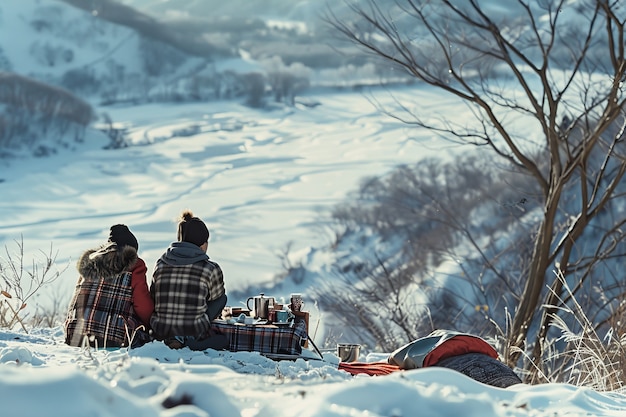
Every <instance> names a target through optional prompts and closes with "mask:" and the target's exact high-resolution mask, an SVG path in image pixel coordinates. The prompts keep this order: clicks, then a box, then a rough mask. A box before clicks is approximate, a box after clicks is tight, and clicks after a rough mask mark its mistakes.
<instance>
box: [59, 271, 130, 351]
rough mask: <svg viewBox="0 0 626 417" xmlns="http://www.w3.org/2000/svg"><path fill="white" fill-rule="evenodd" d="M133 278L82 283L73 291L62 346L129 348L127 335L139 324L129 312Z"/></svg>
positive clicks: (127, 276) (122, 275)
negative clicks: (85, 344)
mask: <svg viewBox="0 0 626 417" xmlns="http://www.w3.org/2000/svg"><path fill="white" fill-rule="evenodd" d="M131 278H132V274H131V273H130V272H123V273H121V274H119V275H117V276H115V277H113V278H110V279H99V280H82V281H81V282H80V283H79V284H78V285H77V286H76V289H75V291H74V296H73V298H72V302H71V303H70V309H69V312H68V316H67V319H66V321H65V343H67V344H68V345H71V346H82V344H83V341H84V340H85V338H87V340H89V342H90V345H91V346H97V347H121V346H128V344H129V340H128V335H129V334H132V332H133V330H134V329H135V328H136V326H137V324H138V322H139V321H138V319H137V317H135V315H134V313H133V309H132V301H133V300H132V287H131Z"/></svg>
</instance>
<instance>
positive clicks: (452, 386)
mask: <svg viewBox="0 0 626 417" xmlns="http://www.w3.org/2000/svg"><path fill="white" fill-rule="evenodd" d="M385 359H386V356H385V355H383V354H376V355H374V354H371V355H369V357H362V358H360V360H361V361H381V360H385ZM338 361H339V359H338V357H337V356H335V355H334V353H332V352H327V353H325V354H324V360H308V361H305V360H302V359H299V360H297V361H281V362H275V361H272V360H270V359H267V358H265V357H263V356H261V355H259V354H257V353H247V352H236V353H230V352H218V351H213V350H207V351H205V352H192V351H190V350H188V349H182V350H170V349H169V348H167V347H166V346H165V345H163V344H162V343H160V342H153V343H150V344H147V345H144V346H143V347H141V348H139V349H135V350H131V351H127V350H125V349H121V350H114V351H87V350H83V349H80V348H74V347H69V346H67V345H64V344H63V343H62V334H61V329H60V328H56V329H45V330H38V331H35V332H33V333H32V334H30V335H25V334H22V333H12V332H1V333H0V405H1V410H2V415H3V416H4V415H6V416H18V415H19V416H23V417H31V416H32V417H42V416H65V417H73V416H76V417H84V416H102V417H108V416H111V417H126V416H128V417H139V416H146V417H148V416H150V417H155V416H163V417H175V416H176V417H183V416H185V417H191V416H194V417H209V416H210V417H238V416H241V417H256V416H258V417H266V416H275V417H283V416H284V417H292V416H301V417H355V416H358V417H410V416H416V417H417V416H442V417H450V416H464V417H522V416H523V417H530V416H532V417H548V416H549V417H561V416H567V417H582V416H586V417H588V416H607V417H608V416H615V417H618V416H619V417H622V416H624V415H626V396H625V395H622V394H619V393H599V392H596V391H593V390H591V389H588V388H578V387H574V386H572V385H564V384H545V385H536V386H529V385H517V386H513V387H510V388H507V389H501V388H494V387H491V386H488V385H484V384H481V383H478V382H476V381H474V380H472V379H469V378H467V377H465V376H464V375H462V374H460V373H457V372H454V371H451V370H448V369H443V368H435V367H433V368H425V369H418V370H413V371H404V372H396V373H392V374H390V375H386V376H366V375H360V376H351V375H350V374H348V373H347V372H344V371H342V370H338V367H337V363H338Z"/></svg>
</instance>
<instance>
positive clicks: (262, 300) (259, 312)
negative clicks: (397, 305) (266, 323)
mask: <svg viewBox="0 0 626 417" xmlns="http://www.w3.org/2000/svg"><path fill="white" fill-rule="evenodd" d="M250 301H253V305H252V306H250ZM275 303H276V300H275V299H274V297H265V294H263V293H260V294H259V295H257V296H255V297H249V298H248V299H247V300H246V307H248V310H250V311H251V312H252V313H253V316H254V317H255V318H259V319H267V318H268V316H269V310H270V306H274V304H275Z"/></svg>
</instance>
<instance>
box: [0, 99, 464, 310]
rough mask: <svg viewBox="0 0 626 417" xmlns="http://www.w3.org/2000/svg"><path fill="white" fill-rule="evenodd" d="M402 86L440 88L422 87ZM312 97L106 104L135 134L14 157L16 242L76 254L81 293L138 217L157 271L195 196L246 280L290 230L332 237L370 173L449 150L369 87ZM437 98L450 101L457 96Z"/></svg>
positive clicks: (1, 220)
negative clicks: (374, 99) (103, 253)
mask: <svg viewBox="0 0 626 417" xmlns="http://www.w3.org/2000/svg"><path fill="white" fill-rule="evenodd" d="M382 94H383V97H384V96H385V94H386V93H382ZM394 94H396V95H399V96H404V97H405V98H407V97H412V98H415V96H416V95H417V96H419V97H421V98H422V99H424V100H432V99H431V98H430V97H429V96H431V93H428V92H424V91H418V90H402V91H399V92H396V93H394ZM307 99H308V100H309V101H310V102H319V103H320V104H319V105H317V106H315V107H306V106H297V107H296V108H289V109H282V108H281V109H276V110H252V109H249V108H247V107H245V106H242V105H240V104H239V103H236V102H218V103H202V104H187V105H170V106H167V105H148V106H138V107H128V108H124V107H117V108H106V109H99V112H100V113H103V112H106V113H108V114H109V115H110V116H111V118H112V119H113V120H114V121H116V122H117V123H118V124H120V125H124V126H126V127H127V129H128V132H129V138H131V140H132V142H133V146H130V147H128V148H125V149H118V150H104V149H102V147H103V146H104V145H105V144H106V143H107V142H108V139H106V138H103V137H102V136H94V137H93V138H91V140H89V142H88V143H86V144H83V145H79V146H77V147H76V149H75V150H73V151H63V152H60V153H59V154H57V155H54V156H51V157H48V158H38V159H31V160H26V161H24V160H19V161H11V162H9V163H8V164H9V165H8V166H7V165H4V166H3V167H2V170H1V171H0V178H1V179H2V180H4V181H3V182H1V183H0V192H1V193H2V199H1V200H0V248H2V253H3V255H4V254H5V250H4V249H5V248H8V249H9V251H10V252H15V251H16V249H17V246H16V244H15V241H19V240H20V239H22V238H23V241H24V247H25V250H26V253H27V256H25V259H26V260H27V261H29V262H30V259H31V258H32V257H33V256H38V253H39V251H43V252H49V250H50V247H51V246H52V248H53V251H54V252H55V253H57V254H58V255H57V266H58V267H59V269H63V268H64V267H67V269H66V270H64V271H63V273H62V277H61V279H60V280H59V281H58V284H57V286H58V287H60V288H62V289H63V291H62V293H65V294H68V297H69V294H71V292H72V288H73V285H74V283H75V280H76V278H77V277H76V269H75V262H76V260H77V258H78V256H79V255H80V254H81V253H82V252H83V251H84V250H85V249H87V248H91V247H94V246H97V245H99V244H100V243H102V242H104V241H105V240H106V238H107V236H108V230H109V227H110V226H111V225H113V224H116V223H125V224H127V225H128V226H129V227H130V229H131V230H132V231H133V232H134V233H135V235H136V236H137V238H138V240H139V254H140V256H141V257H142V258H143V259H144V260H145V261H146V264H147V265H148V274H151V270H152V267H153V266H154V263H155V262H156V260H157V258H158V257H159V256H160V255H161V254H162V253H163V252H164V250H165V249H166V248H167V246H168V245H169V243H170V242H171V241H173V240H175V238H176V219H177V217H178V216H179V214H180V212H181V211H182V210H183V209H185V208H188V209H191V210H192V211H193V212H194V214H195V215H197V216H198V217H200V218H202V219H203V220H205V221H206V222H207V224H208V226H209V229H210V232H211V237H210V240H209V251H208V252H209V256H211V258H213V259H214V260H215V261H217V262H218V263H219V264H220V265H221V266H222V268H223V270H224V274H225V280H226V285H227V290H229V289H230V290H242V289H245V288H246V287H247V286H248V285H258V284H263V283H268V282H270V281H271V280H272V278H273V277H274V276H275V275H276V274H277V273H279V272H281V261H280V258H279V255H280V254H281V253H283V252H284V251H285V249H286V248H287V246H288V245H289V244H290V243H291V255H292V256H293V258H294V260H293V261H294V262H296V260H297V259H298V258H299V257H301V256H305V255H306V254H307V253H308V251H309V250H310V249H311V248H312V247H315V246H316V245H320V244H324V243H327V242H329V240H330V238H331V236H329V235H328V233H327V231H325V229H324V222H325V221H326V220H327V219H328V217H327V212H328V210H329V209H331V208H332V207H333V206H334V205H335V204H336V203H338V202H340V201H342V200H343V199H344V198H345V197H346V194H347V193H348V192H350V191H353V190H355V189H356V188H357V187H358V183H359V181H360V180H361V179H362V178H363V177H366V176H371V175H381V174H384V173H385V172H387V171H388V170H390V169H392V168H393V167H394V166H396V165H397V164H402V163H413V162H416V161H418V160H419V159H421V158H424V157H427V156H433V155H439V156H444V157H445V155H446V150H447V148H446V147H445V145H444V144H442V143H441V142H440V141H436V140H434V139H433V138H432V136H431V135H430V134H429V133H428V132H423V131H416V130H411V129H408V128H407V127H406V126H404V125H401V124H399V123H397V122H394V121H393V120H392V119H390V118H389V117H388V116H385V115H383V114H381V113H380V112H379V111H377V110H376V109H375V107H374V106H373V105H372V103H371V102H370V101H368V99H367V98H366V97H365V96H363V95H361V94H358V93H352V94H340V93H337V94H325V95H322V96H319V97H315V96H312V97H308V98H307ZM436 101H437V103H438V104H437V106H436V109H438V110H442V109H444V108H445V106H446V102H445V101H444V100H440V99H437V100H436ZM420 135H421V136H420ZM435 143H436V144H435ZM457 149H458V148H457ZM0 163H2V164H6V162H0ZM299 290H303V291H306V288H299ZM288 291H289V289H286V290H285V294H271V295H273V296H277V297H280V296H288V295H289V293H288ZM251 295H254V294H251ZM41 302H42V303H43V302H45V297H43V298H42V300H41Z"/></svg>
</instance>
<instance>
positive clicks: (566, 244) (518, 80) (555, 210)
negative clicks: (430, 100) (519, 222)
mask: <svg viewBox="0 0 626 417" xmlns="http://www.w3.org/2000/svg"><path fill="white" fill-rule="evenodd" d="M489 4H492V2H483V1H481V0H467V1H462V2H459V1H449V0H432V1H429V0H424V1H421V0H396V1H395V2H389V1H382V0H367V1H365V2H355V3H352V2H351V3H346V5H347V7H348V8H349V9H351V12H352V16H353V18H352V19H348V18H346V17H345V15H343V16H342V17H341V18H339V17H338V16H337V15H336V14H334V13H333V11H332V10H329V13H328V15H327V22H328V23H330V24H331V25H332V26H333V27H334V28H335V29H336V30H338V32H339V33H340V34H341V35H342V36H344V37H345V38H346V39H348V40H349V41H351V42H353V43H355V44H356V45H358V46H359V47H361V48H362V49H363V50H365V51H367V52H369V53H371V54H373V55H375V56H377V57H380V58H382V59H383V60H386V61H387V62H388V63H391V64H392V65H394V66H395V67H396V68H398V69H399V70H401V71H402V72H403V73H405V74H407V75H408V76H409V77H413V78H415V79H417V80H419V81H421V82H423V83H425V84H427V85H430V86H432V87H436V88H439V89H441V90H442V91H443V92H445V93H449V94H450V95H452V96H455V97H457V98H458V99H460V100H462V101H463V102H464V103H465V104H466V105H467V106H468V108H469V109H470V110H471V112H472V114H473V116H474V122H475V123H473V124H464V123H460V122H459V123H456V122H455V115H444V114H442V115H439V118H438V119H437V120H435V119H436V118H427V117H423V118H422V117H420V116H419V115H418V114H417V113H416V112H415V111H412V110H410V109H409V108H408V107H403V108H401V109H400V110H395V111H389V114H390V115H391V116H392V117H394V118H396V119H397V120H399V121H401V122H405V123H408V124H413V125H415V126H416V127H422V128H426V129H430V130H431V131H433V132H436V133H438V134H440V135H441V136H442V137H443V138H446V139H448V140H452V141H455V142H458V143H463V144H471V145H476V146H483V147H486V148H487V149H488V150H489V151H490V155H491V157H492V158H493V157H496V158H501V159H502V160H505V161H508V162H509V163H512V164H513V165H515V166H517V167H519V168H520V169H522V170H524V171H526V172H527V173H528V174H529V175H531V176H532V177H533V178H534V180H535V181H536V183H537V184H538V186H539V187H540V189H541V195H540V198H539V204H540V206H541V215H542V219H541V221H540V223H539V227H538V230H536V234H535V235H534V249H533V251H532V256H531V258H530V260H529V262H528V265H527V266H526V268H524V269H523V271H524V272H523V275H521V276H520V277H519V279H520V280H521V281H522V282H523V291H522V293H521V294H519V302H518V305H517V306H516V310H515V311H514V317H513V320H512V324H511V328H510V334H509V338H508V346H507V349H506V356H507V360H508V362H509V364H511V365H514V364H516V363H517V362H518V361H519V359H520V357H521V354H522V352H524V351H527V352H532V355H531V357H532V358H533V360H534V361H535V362H536V363H538V361H539V360H540V359H541V357H542V355H543V353H544V352H543V351H542V349H543V348H542V347H543V346H545V343H544V342H545V339H546V337H547V336H548V331H549V328H550V323H551V321H552V320H553V318H554V317H555V314H558V311H559V310H558V307H559V305H562V303H564V302H566V300H567V296H566V295H565V294H563V291H564V290H563V282H564V281H565V282H568V283H569V284H568V285H569V286H570V287H571V288H572V289H573V295H576V290H577V289H579V288H583V287H585V286H593V285H599V284H598V282H600V281H601V277H604V276H606V275H610V274H611V271H609V270H607V269H606V268H607V266H606V265H604V262H606V261H607V260H609V259H615V258H616V257H623V256H624V244H623V243H624V232H623V230H624V227H623V226H624V224H625V223H626V216H625V213H624V210H623V208H620V207H619V205H618V204H617V203H616V201H617V199H619V198H622V199H623V197H624V195H623V189H620V181H621V180H622V177H623V176H624V171H625V170H626V162H625V158H624V145H623V143H622V140H623V130H624V127H625V114H624V103H625V101H624V98H625V96H624V87H623V83H624V81H625V75H626V60H625V57H624V46H625V41H626V39H625V37H624V24H625V19H626V13H625V12H626V10H625V8H624V5H623V4H621V3H620V2H619V1H617V0H580V1H569V0H567V1H566V0H539V1H536V2H527V1H524V0H516V1H513V0H511V1H509V2H507V8H508V10H507V16H509V17H507V16H502V15H497V14H496V12H495V10H496V9H493V10H491V9H489V7H488V5H489ZM574 19H575V20H574ZM520 121H521V122H520ZM520 126H524V128H525V129H524V130H523V131H522V130H521V129H520ZM529 132H530V133H529ZM533 132H536V133H533ZM557 274H559V275H561V276H563V277H565V280H559V279H556V275H557ZM546 288H549V290H547V289H546ZM604 289H606V288H604ZM609 298H611V297H609ZM613 301H615V300H613ZM590 302H593V303H595V304H594V305H595V307H596V310H595V313H594V314H597V316H596V321H595V324H596V325H599V324H601V323H602V322H604V321H606V320H608V317H610V316H611V315H612V314H613V313H612V311H613V312H615V311H618V310H616V309H615V304H612V303H611V302H608V301H607V302H606V303H603V301H599V300H590ZM542 306H549V307H547V308H543V307H542Z"/></svg>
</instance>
